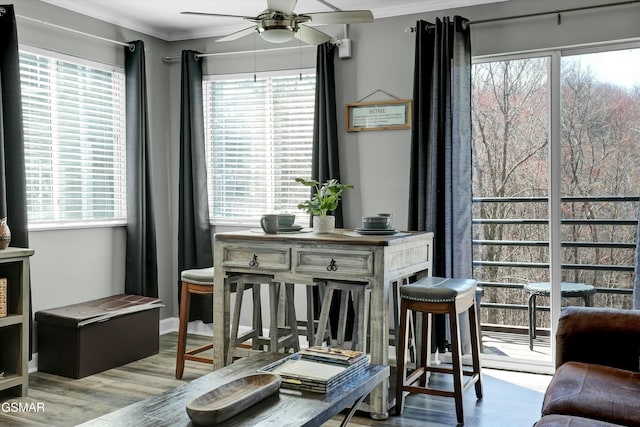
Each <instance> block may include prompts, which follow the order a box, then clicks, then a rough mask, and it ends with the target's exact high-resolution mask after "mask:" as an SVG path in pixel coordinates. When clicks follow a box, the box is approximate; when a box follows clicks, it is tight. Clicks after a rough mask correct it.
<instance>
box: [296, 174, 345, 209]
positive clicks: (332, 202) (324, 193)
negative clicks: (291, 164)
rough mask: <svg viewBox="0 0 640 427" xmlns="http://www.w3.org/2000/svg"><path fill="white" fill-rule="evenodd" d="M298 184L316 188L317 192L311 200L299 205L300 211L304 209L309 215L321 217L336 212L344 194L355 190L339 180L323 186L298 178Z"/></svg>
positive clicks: (325, 183) (329, 181)
mask: <svg viewBox="0 0 640 427" xmlns="http://www.w3.org/2000/svg"><path fill="white" fill-rule="evenodd" d="M296 182H299V183H301V184H302V185H304V186H307V187H314V188H315V190H316V192H315V194H314V195H313V196H312V197H311V199H309V200H305V201H304V202H302V203H298V209H302V210H303V211H305V212H306V213H308V214H312V215H319V216H325V215H327V212H329V211H333V210H335V209H336V208H337V207H338V203H339V202H340V197H342V193H343V192H344V191H345V190H348V189H349V188H353V185H351V184H340V183H339V182H338V180H337V179H330V180H328V181H327V182H324V183H322V184H321V183H320V182H318V181H316V180H314V179H311V180H306V179H304V178H296Z"/></svg>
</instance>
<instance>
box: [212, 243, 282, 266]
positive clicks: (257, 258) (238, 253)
mask: <svg viewBox="0 0 640 427" xmlns="http://www.w3.org/2000/svg"><path fill="white" fill-rule="evenodd" d="M222 252H223V254H222V266H223V267H226V268H231V267H236V268H242V269H246V268H251V269H256V270H262V271H287V270H290V269H291V255H290V254H291V251H290V249H289V248H288V247H284V246H282V245H261V244H258V245H253V244H249V245H224V246H223V247H222Z"/></svg>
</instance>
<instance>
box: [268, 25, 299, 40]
mask: <svg viewBox="0 0 640 427" xmlns="http://www.w3.org/2000/svg"><path fill="white" fill-rule="evenodd" d="M295 35H296V34H295V33H294V32H293V31H291V30H289V29H284V28H271V29H268V30H265V31H262V32H261V33H260V36H261V37H262V38H263V39H264V40H265V41H268V42H270V43H286V42H288V41H289V40H292V39H293V38H294V37H295Z"/></svg>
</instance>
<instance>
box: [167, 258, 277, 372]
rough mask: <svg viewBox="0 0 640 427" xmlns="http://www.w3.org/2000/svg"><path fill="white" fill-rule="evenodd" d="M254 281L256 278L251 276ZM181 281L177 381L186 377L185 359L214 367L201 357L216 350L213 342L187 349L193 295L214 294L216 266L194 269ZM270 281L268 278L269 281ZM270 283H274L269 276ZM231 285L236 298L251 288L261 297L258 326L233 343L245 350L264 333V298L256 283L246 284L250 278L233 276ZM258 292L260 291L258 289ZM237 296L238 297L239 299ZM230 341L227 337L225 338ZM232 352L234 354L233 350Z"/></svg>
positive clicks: (255, 311) (209, 359)
mask: <svg viewBox="0 0 640 427" xmlns="http://www.w3.org/2000/svg"><path fill="white" fill-rule="evenodd" d="M251 277H252V278H253V279H255V278H256V277H255V276H253V275H251ZM180 280H181V281H182V289H181V292H180V325H179V326H178V348H177V350H176V378H177V379H180V378H182V375H183V373H184V362H185V360H191V361H193V362H201V363H208V364H213V359H212V358H210V357H205V356H202V355H200V353H202V352H205V351H207V350H210V349H211V348H213V342H212V343H211V344H205V345H201V346H198V347H195V348H193V349H190V350H187V329H188V325H189V309H190V304H191V295H192V294H196V295H213V289H214V288H213V267H208V268H194V269H189V270H184V271H183V272H182V273H181V274H180ZM265 280H266V279H265ZM268 280H271V278H270V277H269V278H268ZM227 281H228V282H229V292H236V295H237V296H238V295H242V294H244V291H245V290H247V289H252V290H253V294H254V301H255V300H256V293H257V294H258V297H257V302H258V303H257V304H255V305H254V324H253V329H251V330H249V331H248V332H246V333H244V334H243V335H242V336H241V337H238V340H236V342H234V343H233V347H231V348H234V347H236V346H238V347H244V346H245V345H244V344H243V343H244V342H245V341H247V340H249V339H251V338H257V337H259V336H260V334H261V333H262V323H261V322H262V315H261V312H260V297H259V292H260V288H259V286H256V287H254V286H253V284H248V283H247V282H246V277H244V276H241V275H240V276H232V277H230V278H229V279H227ZM239 282H242V285H243V286H242V290H241V291H240V292H237V288H238V283H239ZM256 289H257V290H256ZM237 296H236V298H237ZM235 314H236V313H234V315H235ZM239 315H240V314H239V311H238V312H237V316H238V317H239ZM225 339H226V338H225ZM230 353H231V351H230Z"/></svg>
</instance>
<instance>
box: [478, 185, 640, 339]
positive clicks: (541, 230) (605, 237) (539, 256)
mask: <svg viewBox="0 0 640 427" xmlns="http://www.w3.org/2000/svg"><path fill="white" fill-rule="evenodd" d="M638 201H640V196H606V197H565V198H562V204H563V207H568V206H576V205H575V204H583V206H589V207H590V208H592V209H591V210H592V211H599V209H598V208H599V207H605V206H606V207H608V208H609V209H608V211H609V212H614V213H615V216H614V217H613V218H566V219H562V220H561V225H562V227H563V236H564V237H563V238H564V239H565V240H566V241H563V242H562V243H561V246H562V248H563V249H565V248H566V249H568V250H571V251H573V252H572V254H573V257H572V256H564V255H563V256H564V257H565V260H563V263H562V271H563V276H569V277H567V278H565V277H563V281H574V280H573V278H572V277H583V276H585V275H588V274H590V275H591V276H592V277H593V281H592V282H591V283H590V284H592V285H593V286H594V287H595V288H596V295H595V296H594V298H593V300H594V305H595V306H599V305H600V306H603V305H604V306H623V307H627V308H628V307H630V305H631V299H632V293H633V291H632V286H633V272H634V265H633V260H634V251H635V247H636V244H635V236H636V230H637V227H638V219H637V212H638V209H637V202H638ZM473 202H474V215H477V214H478V213H479V212H480V210H481V209H480V207H481V205H483V204H491V203H493V204H496V203H501V204H509V205H510V206H514V205H515V204H528V207H527V208H526V209H520V211H527V212H532V211H535V212H543V211H544V212H546V209H542V207H543V204H544V206H546V203H548V200H547V198H545V197H530V198H527V197H512V198H498V197H483V198H474V200H473ZM572 204H574V205H572ZM613 206H615V208H612V207H613ZM569 210H570V209H569ZM484 211H487V209H484ZM509 211H510V212H518V211H519V209H515V208H513V209H510V210H509ZM602 211H607V209H602ZM512 216H514V215H512ZM566 216H569V215H566ZM620 217H622V218H620ZM631 217H633V218H631ZM485 227H493V229H494V230H495V229H496V227H502V231H503V232H502V233H501V236H500V237H501V238H500V239H487V238H483V237H484V235H485V234H487V233H485V231H486V229H485ZM581 227H587V228H588V229H589V230H590V231H591V232H592V233H591V234H589V237H590V238H591V239H592V240H593V241H587V240H585V239H577V240H575V241H572V240H570V239H568V238H567V236H569V237H572V236H571V235H572V234H573V235H576V234H578V235H579V234H580V233H581V232H582V231H583V229H582V228H581ZM525 228H527V229H529V230H531V229H534V230H535V232H529V233H528V234H533V235H537V236H538V237H539V236H548V219H545V218H515V217H514V218H479V217H474V218H473V231H474V240H473V244H474V261H473V266H474V275H475V276H476V278H477V279H478V283H479V285H480V286H482V288H483V289H484V291H485V298H483V300H482V301H481V304H480V307H481V313H482V314H483V315H482V316H481V319H483V327H489V326H490V327H491V328H498V329H499V328H501V327H503V328H505V329H512V330H513V329H518V328H523V327H524V326H525V325H526V322H527V316H526V314H525V313H521V314H519V315H508V316H502V317H506V318H510V319H512V320H511V321H507V322H506V323H505V322H503V323H500V322H496V321H495V318H496V316H490V315H489V314H490V313H489V312H490V311H491V310H502V311H503V312H506V311H511V312H521V311H524V310H527V304H526V296H525V293H524V291H523V286H524V284H526V283H528V282H540V281H548V280H546V279H545V278H546V277H548V276H547V275H548V269H549V261H548V250H546V252H545V249H547V248H548V247H549V242H548V241H547V240H542V239H527V238H525V239H522V238H514V237H513V236H516V237H517V236H518V235H520V232H519V231H518V230H524V229H525ZM505 230H506V231H505ZM576 230H577V231H576ZM594 230H598V231H599V232H595V231H594ZM496 234H497V233H496ZM525 234H526V233H525ZM622 235H624V236H626V237H627V239H626V241H619V240H625V239H622V238H621V237H620V236H622ZM594 236H595V237H594ZM578 237H580V236H578ZM583 237H584V236H583ZM596 237H597V238H596ZM489 247H494V248H495V250H493V251H489V250H488V249H486V248H489ZM578 251H592V254H590V255H589V256H590V258H589V259H588V260H585V258H587V256H585V255H584V254H583V255H582V256H581V257H580V259H572V258H578V256H577V255H576V254H577V253H578ZM612 251H615V252H616V254H617V256H616V258H617V259H618V260H621V262H610V261H611V258H613V256H612ZM496 254H497V255H496ZM488 255H490V256H493V258H491V257H490V259H487V258H486V257H487V256H488ZM524 255H526V256H524ZM496 256H497V258H496ZM519 256H521V257H522V258H518V257H519ZM545 270H547V271H545ZM487 272H491V274H487ZM500 272H507V273H505V274H502V273H500ZM487 276H489V277H491V276H493V277H492V279H493V280H487V279H486V278H487ZM502 276H505V277H506V278H504V277H503V278H502V279H499V278H500V277H502ZM541 278H542V279H541ZM583 281H584V280H583ZM612 282H615V283H613V284H612ZM487 295H488V296H489V297H488V298H487V297H486V296H487ZM500 295H504V296H505V300H504V301H501V300H499V299H498V298H497V297H498V296H500ZM605 296H609V298H605ZM538 309H539V310H541V311H548V310H549V307H548V306H545V305H541V306H538ZM497 317H500V316H497ZM488 319H493V320H488ZM543 322H544V320H543ZM489 324H491V325H489ZM521 331H522V332H524V329H522V330H521Z"/></svg>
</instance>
